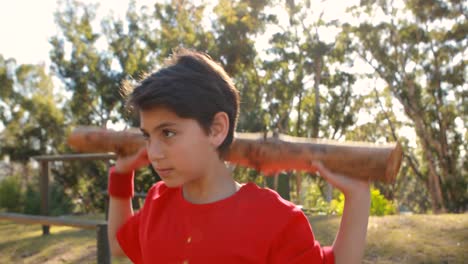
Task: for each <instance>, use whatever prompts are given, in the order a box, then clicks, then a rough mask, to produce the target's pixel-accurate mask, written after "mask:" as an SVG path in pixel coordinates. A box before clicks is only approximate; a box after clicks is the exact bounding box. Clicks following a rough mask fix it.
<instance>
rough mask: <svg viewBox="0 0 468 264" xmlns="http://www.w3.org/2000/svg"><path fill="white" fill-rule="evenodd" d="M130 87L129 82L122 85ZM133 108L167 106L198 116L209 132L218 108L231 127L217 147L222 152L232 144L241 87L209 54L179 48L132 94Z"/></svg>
mask: <svg viewBox="0 0 468 264" xmlns="http://www.w3.org/2000/svg"><path fill="white" fill-rule="evenodd" d="M123 88H124V89H127V94H128V92H129V91H128V88H129V87H128V86H127V87H125V85H124V87H123ZM127 106H129V107H130V109H131V110H132V111H145V110H151V109H154V108H156V107H167V108H168V109H170V110H171V111H173V112H174V113H176V114H177V115H178V116H179V117H182V118H192V119H195V120H196V121H197V122H198V123H199V124H200V126H201V127H202V129H203V130H204V131H205V132H206V133H207V134H208V133H209V129H210V127H211V125H212V123H213V118H214V116H215V114H216V113H218V112H225V113H226V114H227V115H228V117H229V131H228V134H227V136H226V139H225V140H224V141H223V143H222V144H221V145H220V146H219V147H218V152H219V154H220V155H223V154H224V153H225V151H226V150H227V149H228V147H229V146H230V145H231V143H232V141H233V138H234V130H235V127H236V123H237V117H238V115H239V91H238V90H237V89H236V87H235V86H234V83H233V82H232V80H231V78H230V77H229V76H228V74H227V73H226V72H225V71H224V69H223V68H222V67H221V66H220V65H219V64H217V63H216V62H215V61H214V60H213V59H211V57H210V56H208V55H207V54H203V53H200V52H196V51H191V50H187V49H178V50H176V51H175V52H174V53H173V55H172V56H171V57H170V58H169V59H168V60H167V61H166V67H164V68H162V69H160V70H159V71H157V72H155V73H153V74H151V75H149V76H148V77H146V78H145V79H144V80H143V81H141V82H140V83H139V84H138V85H137V86H136V87H135V89H133V91H132V92H131V93H130V94H129V97H128V101H127Z"/></svg>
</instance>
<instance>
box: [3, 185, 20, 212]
mask: <svg viewBox="0 0 468 264" xmlns="http://www.w3.org/2000/svg"><path fill="white" fill-rule="evenodd" d="M22 201H23V196H22V191H21V182H20V180H19V178H18V177H17V176H8V177H6V178H5V179H3V180H2V181H1V182H0V209H4V210H7V211H8V212H18V213H19V212H21V211H22Z"/></svg>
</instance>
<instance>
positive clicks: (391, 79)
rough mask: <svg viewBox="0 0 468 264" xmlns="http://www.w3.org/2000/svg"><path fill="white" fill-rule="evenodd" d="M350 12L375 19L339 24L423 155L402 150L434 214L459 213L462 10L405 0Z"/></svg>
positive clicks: (463, 172)
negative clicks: (388, 95)
mask: <svg viewBox="0 0 468 264" xmlns="http://www.w3.org/2000/svg"><path fill="white" fill-rule="evenodd" d="M354 12H356V14H359V15H360V17H361V18H363V17H365V16H366V14H367V15H368V17H369V16H372V15H374V16H375V15H376V14H377V13H378V14H379V15H378V17H379V18H380V21H378V22H373V21H371V20H369V21H365V22H361V23H360V24H359V25H356V26H350V25H346V26H345V27H349V33H353V36H354V37H355V39H353V45H354V49H355V51H356V52H357V54H358V55H359V56H360V58H362V59H363V60H364V61H365V62H367V63H368V64H369V65H370V66H372V67H373V69H374V71H375V74H376V75H377V76H378V77H379V78H380V79H382V80H383V81H385V83H386V85H387V88H388V89H389V90H390V91H391V94H392V96H393V97H394V98H396V99H397V100H398V101H399V103H401V105H402V106H403V109H404V113H405V115H406V116H407V117H408V119H409V120H411V124H412V126H413V127H414V129H415V132H416V135H417V137H418V144H420V147H421V153H420V155H418V153H417V152H416V151H415V150H408V151H410V152H412V154H411V155H408V156H405V158H406V161H407V162H408V163H409V164H413V166H411V168H412V170H413V171H414V174H415V175H418V176H419V177H420V178H421V180H422V181H423V182H424V183H425V184H426V186H427V188H428V190H429V193H430V195H431V203H432V210H433V211H434V212H444V211H446V210H449V211H451V212H461V211H463V210H465V206H466V203H467V201H468V197H467V195H466V189H465V186H466V182H467V180H468V172H467V169H466V168H467V165H466V156H465V155H466V151H467V143H466V142H467V140H466V135H465V140H463V135H462V134H461V130H460V128H458V127H457V122H459V123H462V124H463V125H464V126H465V127H466V125H467V118H466V98H467V93H466V90H465V91H464V90H463V87H464V85H465V82H466V80H465V77H466V67H465V66H466V59H465V58H464V53H465V52H466V46H467V39H466V27H467V25H468V22H467V17H466V6H464V4H463V2H462V1H420V0H410V1H405V9H398V8H397V7H395V6H393V5H392V2H391V1H363V2H362V4H361V6H360V7H355V8H354ZM371 18H372V17H371ZM374 18H375V17H374ZM463 105H465V106H463ZM416 164H419V166H417V165H416Z"/></svg>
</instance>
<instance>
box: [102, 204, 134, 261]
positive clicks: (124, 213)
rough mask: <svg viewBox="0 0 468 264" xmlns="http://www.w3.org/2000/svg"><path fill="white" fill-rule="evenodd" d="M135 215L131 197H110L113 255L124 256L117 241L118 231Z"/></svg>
mask: <svg viewBox="0 0 468 264" xmlns="http://www.w3.org/2000/svg"><path fill="white" fill-rule="evenodd" d="M132 215H133V208H132V200H131V199H130V198H116V197H112V196H111V197H110V199H109V218H108V223H107V226H108V232H107V233H108V239H109V246H110V250H111V253H112V255H114V256H124V255H125V254H124V252H123V251H122V249H121V248H120V245H119V242H118V241H117V231H118V230H119V228H120V227H121V226H122V225H123V224H124V223H125V222H126V221H127V220H128V219H129V218H130V217H131V216H132Z"/></svg>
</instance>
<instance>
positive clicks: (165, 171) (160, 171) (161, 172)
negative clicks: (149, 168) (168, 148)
mask: <svg viewBox="0 0 468 264" xmlns="http://www.w3.org/2000/svg"><path fill="white" fill-rule="evenodd" d="M173 170H174V169H172V168H157V169H156V172H157V173H158V175H159V176H161V177H163V178H164V177H167V176H169V174H170V173H171V172H172V171H173Z"/></svg>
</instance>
